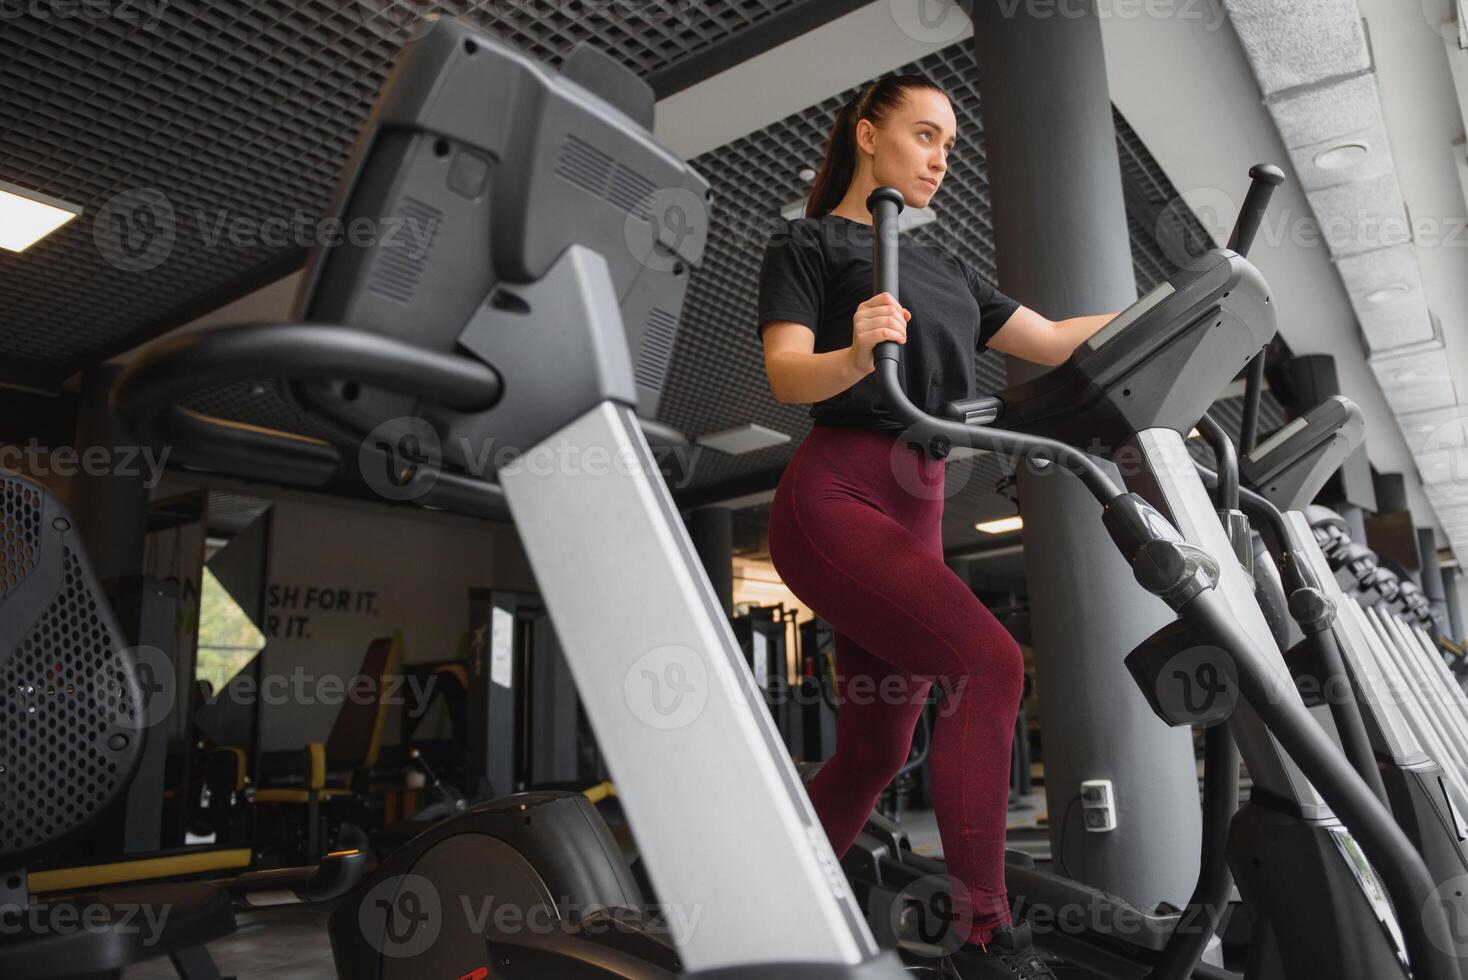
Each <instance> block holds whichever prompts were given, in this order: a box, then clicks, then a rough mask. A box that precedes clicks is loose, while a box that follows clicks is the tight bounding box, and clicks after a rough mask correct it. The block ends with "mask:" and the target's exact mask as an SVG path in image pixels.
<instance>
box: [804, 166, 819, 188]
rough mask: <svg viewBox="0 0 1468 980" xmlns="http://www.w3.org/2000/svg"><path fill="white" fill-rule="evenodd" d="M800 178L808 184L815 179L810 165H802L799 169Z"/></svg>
mask: <svg viewBox="0 0 1468 980" xmlns="http://www.w3.org/2000/svg"><path fill="white" fill-rule="evenodd" d="M800 179H801V180H803V181H805V182H806V183H807V184H809V183H810V182H811V181H813V180H815V179H816V172H815V171H814V170H813V169H811V168H810V167H802V168H801V170H800Z"/></svg>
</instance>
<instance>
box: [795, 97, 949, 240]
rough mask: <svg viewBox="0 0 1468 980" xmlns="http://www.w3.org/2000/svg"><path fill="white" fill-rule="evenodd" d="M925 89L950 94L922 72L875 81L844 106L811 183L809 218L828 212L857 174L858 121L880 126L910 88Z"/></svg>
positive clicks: (808, 204)
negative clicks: (865, 120)
mask: <svg viewBox="0 0 1468 980" xmlns="http://www.w3.org/2000/svg"><path fill="white" fill-rule="evenodd" d="M924 88H926V89H932V90H933V91H934V92H938V93H940V94H942V95H944V96H945V97H946V96H947V93H946V92H944V91H943V89H942V87H940V86H939V85H937V84H936V83H935V82H933V81H932V80H931V79H928V78H925V77H924V76H922V75H887V76H886V77H884V78H879V79H877V80H876V81H875V82H872V83H871V84H870V85H868V86H867V87H866V88H865V89H864V90H863V91H862V92H861V93H860V94H858V95H857V96H856V97H855V98H853V99H852V100H851V101H850V102H848V103H846V105H845V106H843V107H842V109H841V111H840V112H839V113H837V115H836V122H835V124H834V125H833V126H832V127H831V135H830V136H829V137H828V138H827V139H826V152H825V154H824V155H823V156H822V158H821V167H820V169H819V170H818V171H816V179H815V181H814V182H812V184H811V188H810V197H809V198H808V199H807V201H806V205H805V216H806V217H807V218H819V217H821V216H822V215H824V214H829V213H830V212H831V209H832V208H834V207H835V206H836V205H838V204H840V203H841V199H842V198H843V197H845V196H846V190H847V188H849V187H850V186H851V181H852V178H854V177H855V176H856V123H857V120H859V119H869V120H871V122H872V125H874V126H881V125H882V124H883V123H884V122H886V121H887V117H888V115H890V114H891V113H892V111H893V110H894V109H896V108H897V107H898V106H900V105H902V100H903V99H905V98H906V97H907V92H908V90H909V89H924Z"/></svg>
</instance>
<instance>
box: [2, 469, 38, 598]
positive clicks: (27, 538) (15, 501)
mask: <svg viewBox="0 0 1468 980" xmlns="http://www.w3.org/2000/svg"><path fill="white" fill-rule="evenodd" d="M40 541H41V494H40V492H39V491H37V490H36V488H35V487H32V486H29V485H27V484H26V483H24V482H22V481H20V480H15V479H8V480H6V481H5V483H4V493H3V495H0V599H3V598H4V597H5V596H6V595H7V594H9V592H10V590H11V589H13V588H15V587H16V586H17V585H19V584H20V583H21V581H22V580H24V579H25V577H26V576H27V575H29V574H30V573H31V571H32V570H33V569H34V568H35V567H36V549H37V548H38V547H39V546H40Z"/></svg>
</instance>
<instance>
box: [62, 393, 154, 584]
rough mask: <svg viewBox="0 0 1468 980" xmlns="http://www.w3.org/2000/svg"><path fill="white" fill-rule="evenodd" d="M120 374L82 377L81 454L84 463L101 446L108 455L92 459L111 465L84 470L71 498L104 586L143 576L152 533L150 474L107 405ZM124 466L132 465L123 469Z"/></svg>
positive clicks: (133, 440)
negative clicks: (146, 544) (146, 539)
mask: <svg viewBox="0 0 1468 980" xmlns="http://www.w3.org/2000/svg"><path fill="white" fill-rule="evenodd" d="M120 370H121V369H120V368H118V367H116V366H108V365H103V366H100V367H92V368H88V369H87V370H86V371H85V372H83V374H82V384H81V394H80V398H79V401H78V404H77V421H76V450H77V454H78V457H79V458H81V459H82V460H86V459H87V450H88V449H91V448H92V447H94V446H95V447H100V448H101V449H103V450H105V453H102V454H94V458H102V459H105V460H106V461H107V462H106V464H105V465H103V466H102V467H101V468H95V467H93V466H92V465H90V464H88V465H86V466H83V467H81V471H80V472H79V473H78V475H77V476H76V478H75V479H74V480H73V481H71V483H72V486H71V492H70V493H69V494H68V499H67V505H68V506H69V507H70V509H71V511H72V516H73V517H75V518H76V522H77V525H78V526H79V528H80V530H81V534H82V540H83V541H85V542H86V545H87V551H88V553H89V554H90V555H91V558H92V565H93V567H94V568H96V570H97V577H98V578H99V579H100V580H101V581H102V582H103V583H110V582H113V581H115V580H118V579H120V578H123V577H126V576H134V575H138V574H141V573H142V570H143V538H144V536H145V535H146V534H147V531H148V494H149V487H148V486H147V483H148V477H149V475H150V474H149V473H148V470H147V468H146V467H145V466H143V465H142V458H141V456H140V455H139V454H138V453H135V452H133V451H131V447H136V446H137V445H138V441H137V438H136V437H135V436H134V435H132V433H130V432H128V431H127V430H126V429H124V428H123V427H122V425H121V424H120V423H119V422H118V420H117V417H116V416H115V415H113V414H112V407H111V405H110V404H109V403H108V394H109V392H110V391H111V389H112V382H113V380H114V379H115V378H116V377H117V374H118V372H119V371H120ZM122 464H129V465H128V466H126V468H124V467H123V465H122Z"/></svg>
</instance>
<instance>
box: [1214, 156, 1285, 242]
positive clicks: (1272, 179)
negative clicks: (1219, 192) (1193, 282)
mask: <svg viewBox="0 0 1468 980" xmlns="http://www.w3.org/2000/svg"><path fill="white" fill-rule="evenodd" d="M1249 179H1250V181H1251V183H1250V184H1249V193H1248V194H1247V195H1245V197H1244V206H1243V207H1241V208H1240V209H1239V217H1238V220H1237V221H1235V222H1234V230H1233V233H1232V234H1231V235H1229V238H1228V247H1229V249H1230V250H1232V251H1235V252H1237V253H1239V254H1240V255H1243V256H1247V255H1248V254H1249V249H1250V248H1251V247H1252V246H1253V244H1254V236H1255V235H1256V234H1258V232H1259V226H1260V225H1261V224H1263V223H1264V212H1265V211H1267V210H1268V209H1269V199H1270V198H1271V197H1273V196H1274V189H1275V188H1276V187H1278V186H1279V185H1281V184H1283V183H1284V181H1285V175H1284V171H1283V170H1281V169H1279V168H1278V167H1276V166H1275V165H1274V164H1272V163H1256V164H1255V165H1254V166H1252V167H1250V168H1249Z"/></svg>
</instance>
